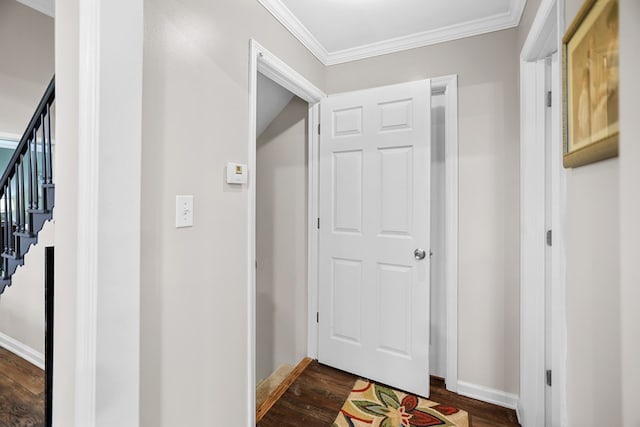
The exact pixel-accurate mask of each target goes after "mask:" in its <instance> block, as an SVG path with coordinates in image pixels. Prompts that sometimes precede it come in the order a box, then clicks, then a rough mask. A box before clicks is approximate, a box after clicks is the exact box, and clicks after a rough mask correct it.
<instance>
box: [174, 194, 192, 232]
mask: <svg viewBox="0 0 640 427" xmlns="http://www.w3.org/2000/svg"><path fill="white" fill-rule="evenodd" d="M192 226H193V196H176V228H182V227H192Z"/></svg>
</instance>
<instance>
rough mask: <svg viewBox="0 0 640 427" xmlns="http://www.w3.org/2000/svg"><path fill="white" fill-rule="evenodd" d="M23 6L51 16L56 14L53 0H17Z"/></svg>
mask: <svg viewBox="0 0 640 427" xmlns="http://www.w3.org/2000/svg"><path fill="white" fill-rule="evenodd" d="M17 1H18V2H20V3H22V4H23V5H25V6H28V7H30V8H32V9H35V10H37V11H38V12H40V13H44V14H45V15H48V16H50V17H52V18H54V17H55V16H56V4H55V1H54V0H17Z"/></svg>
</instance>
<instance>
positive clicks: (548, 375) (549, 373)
mask: <svg viewBox="0 0 640 427" xmlns="http://www.w3.org/2000/svg"><path fill="white" fill-rule="evenodd" d="M547 385H548V386H549V387H551V369H547Z"/></svg>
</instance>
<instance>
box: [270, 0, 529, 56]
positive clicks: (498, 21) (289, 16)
mask: <svg viewBox="0 0 640 427" xmlns="http://www.w3.org/2000/svg"><path fill="white" fill-rule="evenodd" d="M258 1H259V2H260V3H261V4H262V5H263V6H264V7H265V8H266V9H267V10H268V11H269V12H270V13H271V14H272V15H273V16H274V17H275V18H276V19H277V20H278V21H280V23H281V24H282V25H283V26H284V27H285V28H286V29H287V30H288V31H289V32H290V33H291V34H292V35H293V36H294V37H296V38H297V39H298V40H299V41H300V42H301V43H302V44H303V45H304V46H305V47H306V48H307V49H309V51H310V52H311V53H312V54H313V55H315V57H316V58H318V59H319V60H320V62H322V63H323V64H324V65H336V64H341V63H344V62H349V61H356V60H359V59H365V58H370V57H373V56H378V55H385V54H388V53H393V52H399V51H402V50H408V49H414V48H417V47H422V46H428V45H432V44H437V43H443V42H447V41H452V40H457V39H461V38H465V37H472V36H477V35H481V34H486V33H490V32H493V31H499V30H505V29H508V28H513V27H517V26H518V25H519V24H520V18H521V17H522V13H523V11H524V6H525V3H526V0H511V3H510V8H509V12H506V13H502V14H497V15H493V16H489V17H486V18H482V19H477V20H473V21H467V22H463V23H460V24H456V25H451V26H448V27H444V28H439V29H437V30H430V31H424V32H420V33H414V34H409V35H406V36H402V37H397V38H394V39H389V40H384V41H381V42H376V43H371V44H367V45H362V46H356V47H353V48H349V49H343V50H338V51H333V52H328V51H327V49H326V48H325V47H324V46H323V45H322V44H321V43H320V42H319V41H318V39H317V38H316V37H315V36H314V35H313V34H311V32H310V31H309V30H308V29H307V27H305V26H304V24H302V22H300V20H299V19H298V18H297V17H296V16H295V15H294V14H293V13H292V12H291V11H290V10H289V8H287V7H286V6H285V5H284V4H283V3H282V1H281V0H258Z"/></svg>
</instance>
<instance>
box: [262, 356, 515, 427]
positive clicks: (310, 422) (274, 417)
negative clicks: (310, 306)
mask: <svg viewBox="0 0 640 427" xmlns="http://www.w3.org/2000/svg"><path fill="white" fill-rule="evenodd" d="M356 379H357V377H356V376H354V375H351V374H348V373H346V372H342V371H339V370H337V369H333V368H330V367H328V366H324V365H320V364H319V363H318V362H316V361H314V362H313V363H311V365H309V367H307V369H305V370H304V372H302V374H301V375H300V376H299V377H298V378H297V379H296V381H295V382H294V383H293V384H292V385H291V387H289V389H288V390H287V391H286V392H285V393H284V395H283V396H282V397H281V398H280V399H279V400H278V402H277V403H276V404H275V405H274V406H273V407H272V408H271V409H270V410H269V412H267V413H266V415H265V416H264V417H263V418H262V420H261V421H260V422H259V423H258V426H259V427H276V426H277V427H300V426H305V427H327V426H331V424H332V423H333V421H334V420H335V418H336V416H337V415H338V412H339V411H340V409H341V408H342V404H343V403H344V401H345V399H346V398H347V396H348V395H349V392H350V391H351V387H352V386H353V384H354V383H355V381H356ZM431 383H432V384H431V396H430V400H432V401H434V402H438V403H441V404H443V405H449V406H454V407H456V408H459V409H462V410H465V411H467V412H468V413H469V419H470V420H469V421H470V425H471V426H472V427H518V426H519V425H520V424H518V421H517V418H516V414H515V412H514V411H512V410H510V409H505V408H502V407H500V406H495V405H491V404H488V403H484V402H480V401H478V400H475V399H470V398H467V397H463V396H459V395H457V394H455V393H451V392H449V391H447V390H446V389H445V387H444V382H443V381H442V380H438V379H433V380H432V381H431Z"/></svg>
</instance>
